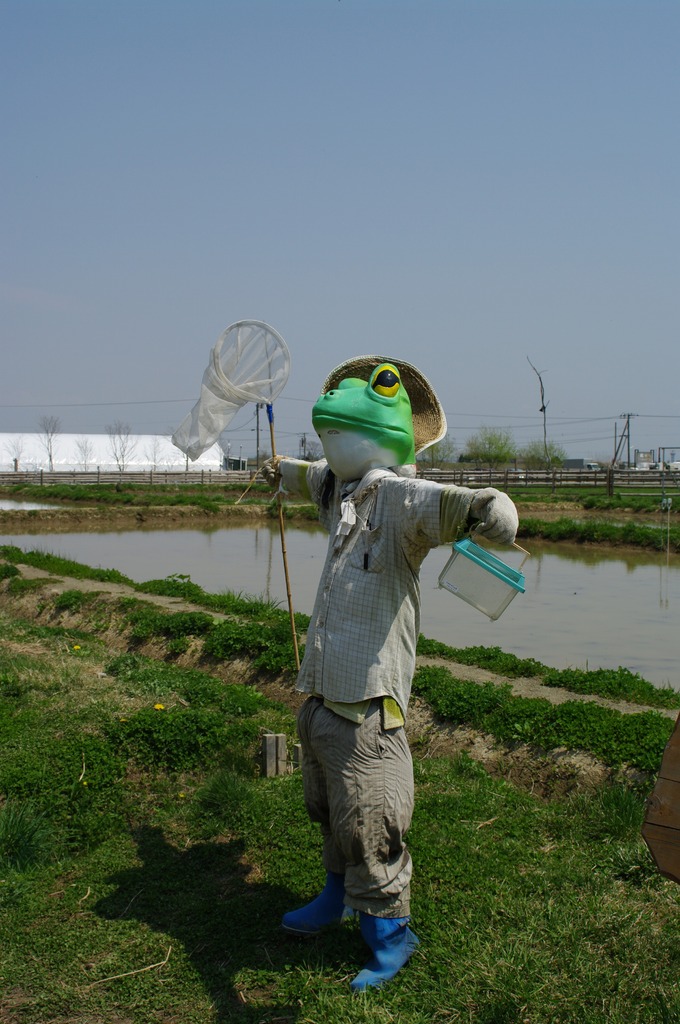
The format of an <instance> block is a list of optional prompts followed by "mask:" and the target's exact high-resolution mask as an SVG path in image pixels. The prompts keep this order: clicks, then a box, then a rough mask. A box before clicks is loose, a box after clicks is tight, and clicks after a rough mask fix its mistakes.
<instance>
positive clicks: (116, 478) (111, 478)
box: [0, 469, 253, 487]
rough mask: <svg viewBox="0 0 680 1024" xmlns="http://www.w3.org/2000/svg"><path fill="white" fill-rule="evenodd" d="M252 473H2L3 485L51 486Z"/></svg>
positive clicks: (241, 477)
mask: <svg viewBox="0 0 680 1024" xmlns="http://www.w3.org/2000/svg"><path fill="white" fill-rule="evenodd" d="M252 476H253V474H252V473H250V472H248V471H247V470H237V469H229V470H222V469H187V470H164V469H151V470H150V469H145V470H133V469H131V470H127V469H126V470H125V471H124V472H119V471H118V470H110V469H102V470H99V469H95V470H80V469H74V470H70V469H60V470H54V471H53V472H50V471H49V470H47V469H36V470H29V471H26V472H18V473H0V487H11V486H13V485H15V484H37V485H38V486H40V487H51V486H52V485H55V484H78V485H87V484H144V485H145V486H147V487H148V486H149V485H151V486H153V485H154V484H169V485H172V486H178V485H180V484H192V485H193V486H196V485H199V486H200V485H201V484H227V483H248V481H249V480H250V478H251V477H252Z"/></svg>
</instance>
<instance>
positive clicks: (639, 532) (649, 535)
mask: <svg viewBox="0 0 680 1024" xmlns="http://www.w3.org/2000/svg"><path fill="white" fill-rule="evenodd" d="M517 536H518V537H524V538H527V537H529V538H531V537H540V538H542V539H543V540H550V541H572V542H574V543H577V544H602V543H606V544H612V545H615V546H616V545H626V546H630V547H638V548H647V549H651V550H653V551H666V550H667V549H668V550H670V551H673V552H678V551H680V527H678V526H672V527H670V529H669V530H666V528H665V527H664V528H663V529H662V528H661V525H659V526H646V525H640V524H638V523H626V524H625V525H618V524H616V523H611V522H607V521H605V520H595V519H592V520H589V521H588V522H577V521H574V520H573V519H569V518H567V517H561V518H560V519H556V520H555V521H554V522H545V521H543V520H541V519H523V520H522V521H521V522H520V527H519V531H518V534H517Z"/></svg>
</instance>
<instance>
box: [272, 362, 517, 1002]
mask: <svg viewBox="0 0 680 1024" xmlns="http://www.w3.org/2000/svg"><path fill="white" fill-rule="evenodd" d="M312 423H313V425H314V428H315V430H316V431H317V433H318V435H319V437H320V439H321V444H322V446H323V451H324V455H325V459H322V460H321V461H319V462H312V463H308V462H302V461H300V460H297V459H289V458H279V457H277V458H275V459H271V460H270V461H269V462H268V463H267V464H266V465H265V466H264V467H263V469H262V475H263V476H264V478H265V479H266V480H267V481H268V482H269V483H271V484H276V483H279V484H280V485H281V487H282V488H283V489H284V490H285V491H288V492H297V493H299V494H301V495H302V496H304V497H307V498H310V499H311V500H313V501H314V502H315V503H316V504H317V505H318V507H319V519H320V521H321V523H322V524H323V526H325V527H326V529H327V530H328V531H329V533H330V541H329V546H328V553H327V556H326V562H325V565H324V568H323V572H322V576H321V581H320V584H319V589H318V593H317V597H316V601H315V605H314V610H313V612H312V617H311V621H310V625H309V631H308V634H307V643H306V649H305V655H304V659H303V662H302V666H301V668H300V673H299V676H298V680H297V689H298V690H300V691H302V692H304V693H307V694H309V697H308V698H307V700H306V701H305V703H304V704H303V705H302V707H301V709H300V712H299V716H298V733H299V737H300V741H301V744H302V750H303V761H302V770H303V785H304V799H305V805H306V808H307V811H308V813H309V816H310V818H311V819H312V820H313V821H316V822H318V823H319V824H320V826H321V832H322V835H323V862H324V867H325V869H326V884H325V886H324V888H323V890H322V892H321V893H320V894H319V895H318V896H317V897H316V899H314V900H312V901H311V903H308V904H307V905H306V906H304V907H301V908H300V909H299V910H293V911H290V912H289V913H286V914H285V915H284V917H283V920H282V927H283V928H284V930H285V931H287V932H289V933H292V934H294V935H303V936H309V935H316V934H318V932H319V931H320V930H321V929H322V928H323V927H324V926H326V925H328V924H331V923H332V922H335V921H339V920H340V919H341V918H342V917H343V914H344V913H346V912H347V908H349V911H354V912H358V913H359V916H360V927H361V933H362V936H363V938H364V940H365V942H366V943H367V945H368V946H369V948H370V950H371V952H372V954H373V956H372V958H371V959H370V960H369V962H368V964H367V965H366V967H365V968H364V969H363V970H362V971H361V972H360V973H359V974H358V975H357V977H356V978H355V979H354V980H353V981H352V982H351V987H352V989H354V990H355V991H361V990H363V989H366V988H368V987H377V986H380V985H382V984H384V983H385V982H386V981H389V980H390V979H391V978H393V977H394V975H395V974H396V973H397V971H399V969H400V968H401V967H402V966H403V965H404V964H405V963H406V961H407V960H408V959H409V957H410V956H411V954H412V953H413V951H414V949H415V948H416V946H417V945H418V939H417V937H416V935H415V934H414V933H413V932H412V931H411V929H410V928H409V927H408V923H409V920H410V903H409V896H410V894H409V889H410V881H411V872H412V867H411V857H410V855H409V852H408V850H407V848H406V845H405V843H404V836H405V834H406V832H407V830H408V827H409V825H410V822H411V814H412V809H413V765H412V762H411V755H410V751H409V746H408V742H407V740H406V735H405V730H404V724H405V719H406V713H407V708H408V702H409V696H410V690H411V681H412V677H413V672H414V669H415V657H416V641H417V639H418V634H419V631H420V593H419V581H418V574H419V570H420V566H421V564H422V562H423V559H424V558H425V556H426V555H427V553H428V552H429V551H430V550H431V549H432V548H434V547H436V546H437V545H439V544H442V543H444V542H446V541H451V540H455V539H456V537H457V536H459V535H460V534H461V533H462V532H463V531H464V530H465V529H466V528H474V529H475V531H476V532H477V533H478V534H481V535H482V536H485V537H486V538H488V539H490V540H494V541H498V542H500V543H507V544H510V543H512V541H513V540H514V538H515V534H516V531H517V525H518V519H517V512H516V510H515V506H514V505H513V503H512V501H511V500H510V499H509V498H508V497H507V495H505V494H503V493H502V492H500V491H497V490H495V489H494V488H491V487H487V488H483V489H481V490H471V489H469V488H467V487H456V486H443V485H441V484H438V483H435V482H432V481H429V480H416V479H415V462H416V454H417V453H418V452H421V451H423V449H425V448H427V447H428V446H429V445H432V444H434V443H435V442H436V441H439V440H440V439H441V438H442V437H443V436H444V435H445V433H446V418H445V416H444V411H443V409H442V407H441V405H440V404H439V401H438V399H437V397H436V395H435V393H434V391H433V389H432V387H431V385H430V384H429V382H428V381H427V379H426V378H425V377H424V376H423V374H422V373H421V372H420V371H419V370H417V369H416V368H415V367H414V366H411V365H410V364H409V363H406V362H404V361H403V360H393V359H388V358H384V357H382V356H361V357H358V358H356V359H352V360H350V361H348V362H345V363H343V364H342V365H340V366H338V367H337V368H336V369H335V370H333V372H332V373H331V374H330V376H329V377H328V378H327V380H326V381H325V383H324V385H323V388H322V394H321V396H320V398H319V399H318V400H317V402H316V403H315V405H314V407H313V410H312Z"/></svg>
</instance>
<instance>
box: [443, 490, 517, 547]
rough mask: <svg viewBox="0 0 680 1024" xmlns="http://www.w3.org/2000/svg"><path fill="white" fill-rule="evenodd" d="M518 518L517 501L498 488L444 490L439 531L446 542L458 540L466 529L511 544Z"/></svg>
mask: <svg viewBox="0 0 680 1024" xmlns="http://www.w3.org/2000/svg"><path fill="white" fill-rule="evenodd" d="M518 526H519V518H518V516H517V509H516V508H515V504H514V502H513V501H512V500H511V499H510V498H509V497H508V496H507V494H504V493H503V491H498V490H496V488H495V487H483V488H481V489H480V490H474V491H473V490H471V489H470V488H468V487H445V488H444V489H443V490H442V496H441V501H440V504H439V530H440V536H441V540H442V541H443V542H446V541H453V540H456V539H457V538H458V537H459V536H460V535H461V533H463V531H464V530H465V529H469V530H475V532H476V533H478V534H481V535H482V536H484V537H486V538H487V539H488V540H494V541H498V543H499V544H512V543H513V541H514V539H515V536H516V534H517V527H518Z"/></svg>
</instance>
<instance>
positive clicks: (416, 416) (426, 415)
mask: <svg viewBox="0 0 680 1024" xmlns="http://www.w3.org/2000/svg"><path fill="white" fill-rule="evenodd" d="M381 363H391V364H392V366H396V367H397V369H398V370H399V373H400V374H401V380H402V383H403V385H404V387H405V388H406V393H407V394H408V397H409V398H410V400H411V412H412V414H413V436H414V440H415V450H416V453H417V452H422V451H423V450H424V449H425V448H429V447H430V445H431V444H435V443H436V442H437V441H441V439H442V438H443V437H444V435H445V434H446V416H445V415H444V410H443V409H442V407H441V405H440V404H439V399H438V398H437V396H436V395H435V393H434V388H433V387H432V385H431V384H430V382H429V380H428V379H427V377H426V376H425V375H424V374H422V373H421V372H420V370H418V369H416V367H415V366H412V365H411V363H406V362H404V360H403V359H392V357H391V356H356V357H355V358H354V359H348V360H347V362H345V363H340V366H336V367H335V369H334V370H332V371H331V373H329V375H328V377H326V380H325V381H324V382H323V386H322V388H321V394H322V395H325V394H326V392H327V391H332V390H333V388H336V387H337V386H338V384H339V383H340V381H341V380H344V379H345V378H346V377H357V378H358V379H359V380H365V381H366V382H367V383H368V380H369V378H370V376H371V374H372V373H373V371H374V370H375V368H376V366H380V364H381Z"/></svg>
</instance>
